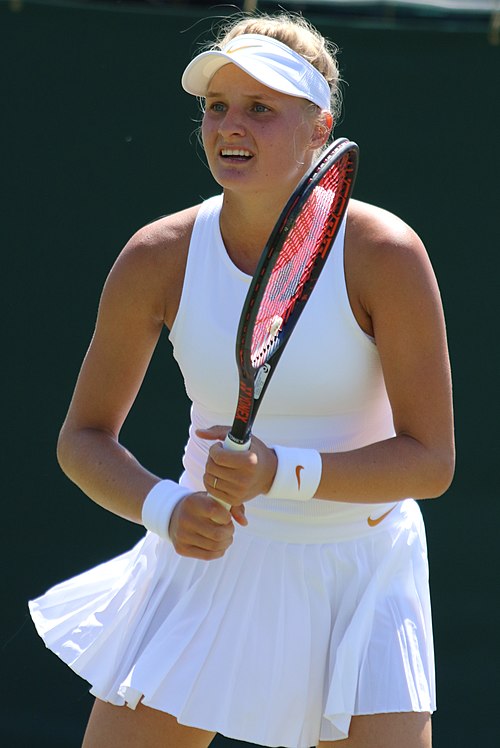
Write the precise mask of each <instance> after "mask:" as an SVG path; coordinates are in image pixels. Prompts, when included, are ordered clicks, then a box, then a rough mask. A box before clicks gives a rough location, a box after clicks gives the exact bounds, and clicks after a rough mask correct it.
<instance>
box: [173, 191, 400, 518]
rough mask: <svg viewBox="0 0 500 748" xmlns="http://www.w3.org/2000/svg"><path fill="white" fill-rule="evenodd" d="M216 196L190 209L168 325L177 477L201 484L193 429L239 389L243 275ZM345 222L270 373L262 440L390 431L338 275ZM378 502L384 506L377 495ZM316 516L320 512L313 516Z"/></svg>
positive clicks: (358, 438)
mask: <svg viewBox="0 0 500 748" xmlns="http://www.w3.org/2000/svg"><path fill="white" fill-rule="evenodd" d="M221 207H222V195H218V196H215V197H212V198H210V199H209V200H206V201H205V202H204V203H203V204H202V206H201V208H200V210H199V213H198V215H197V218H196V222H195V225H194V229H193V233H192V237H191V243H190V246H189V252H188V258H187V265H186V271H185V277H184V285H183V290H182V296H181V301H180V305H179V309H178V312H177V316H176V318H175V321H174V324H173V326H172V329H171V332H170V336H169V338H170V341H171V343H172V345H173V351H174V357H175V359H176V360H177V362H178V364H179V367H180V369H181V372H182V374H183V377H184V382H185V386H186V392H187V394H188V396H189V398H190V400H191V402H192V408H191V427H190V432H189V440H188V443H187V445H186V449H185V454H184V458H183V465H184V473H183V475H182V477H181V481H180V482H181V484H182V485H185V486H188V487H190V488H193V490H196V491H198V490H200V491H203V490H205V489H204V487H203V481H202V477H203V473H204V467H205V463H206V459H207V453H208V449H209V447H210V445H211V442H206V441H204V440H202V439H199V438H198V437H197V436H196V434H195V433H194V430H195V429H196V428H206V427H208V426H213V425H216V424H219V425H227V426H230V425H231V423H232V420H233V417H234V410H235V406H236V401H237V394H238V374H237V368H236V359H235V341H236V331H237V328H238V322H239V317H240V312H241V309H242V306H243V302H244V299H245V296H246V293H247V290H248V287H249V284H250V280H251V278H250V276H249V275H246V274H245V273H243V272H242V271H241V270H239V269H238V268H237V267H236V266H235V265H234V263H233V262H232V260H231V259H230V257H229V255H228V254H227V251H226V248H225V246H224V242H223V240H222V235H221V232H220V226H219V216H220V211H221ZM344 235H345V221H344V223H343V224H342V226H341V229H340V231H339V234H338V236H337V239H336V241H335V243H334V246H333V247H332V250H331V253H330V256H329V258H328V260H327V262H326V265H325V267H324V269H323V272H322V274H321V276H320V278H319V281H318V283H317V285H316V287H315V289H314V291H313V293H312V295H311V298H310V300H309V301H308V303H307V305H306V307H305V309H304V311H303V313H302V316H301V318H300V319H299V321H298V323H297V326H296V328H295V330H294V332H293V335H292V337H291V338H290V340H289V342H288V344H287V347H286V349H285V351H284V352H283V355H282V357H281V359H280V362H279V365H278V366H277V368H276V371H275V372H274V375H273V378H272V380H271V382H270V384H269V387H268V389H267V392H266V394H265V397H264V399H263V401H262V404H261V406H260V410H259V413H258V415H257V418H256V421H255V424H254V427H253V433H254V434H255V436H257V437H259V438H260V439H262V440H263V441H264V442H265V443H266V444H269V445H272V444H282V445H285V446H287V445H288V446H302V447H310V448H314V449H317V450H319V451H320V452H335V451H346V450H350V449H355V448H357V447H362V446H365V445H367V444H370V443H373V442H376V441H380V440H382V439H386V438H388V437H390V436H393V435H394V426H393V420H392V413H391V408H390V405H389V400H388V397H387V392H386V389H385V384H384V379H383V376H382V369H381V365H380V359H379V355H378V351H377V347H376V345H375V344H374V341H373V340H372V338H370V337H369V336H368V335H366V334H365V333H364V332H363V331H362V330H361V328H360V327H359V325H358V323H357V321H356V319H355V317H354V315H353V313H352V310H351V307H350V303H349V298H348V295H347V288H346V283H345V275H344ZM380 508H381V510H385V511H387V508H388V505H387V504H381V505H380ZM377 509H378V506H374V505H373V504H369V505H368V504H352V503H343V502H331V501H320V500H314V499H313V500H312V501H307V502H297V501H286V500H285V501H284V500H273V501H270V500H269V499H267V498H266V497H265V496H262V497H257V498H256V499H253V500H252V501H250V502H248V503H247V504H246V511H247V516H250V515H251V514H252V513H253V512H257V513H258V514H260V515H262V514H267V513H268V512H269V513H271V514H276V513H278V514H279V515H280V517H282V518H283V519H284V520H285V521H286V515H290V519H292V516H293V517H300V518H301V520H306V521H307V516H310V517H311V518H312V517H317V518H319V517H324V519H327V517H328V516H330V518H331V520H332V521H334V522H335V523H338V522H350V521H356V520H359V519H361V518H365V519H366V517H367V516H368V514H371V515H372V516H376V513H377ZM322 521H323V520H322Z"/></svg>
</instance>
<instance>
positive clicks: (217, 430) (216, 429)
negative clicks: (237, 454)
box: [196, 426, 229, 441]
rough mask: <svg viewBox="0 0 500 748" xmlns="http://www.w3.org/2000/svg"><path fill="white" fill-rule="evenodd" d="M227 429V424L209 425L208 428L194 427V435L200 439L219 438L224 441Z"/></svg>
mask: <svg viewBox="0 0 500 748" xmlns="http://www.w3.org/2000/svg"><path fill="white" fill-rule="evenodd" d="M228 431H229V426H210V428H208V429H196V435H197V436H199V437H200V439H219V440H222V441H224V439H225V438H226V436H227V434H228Z"/></svg>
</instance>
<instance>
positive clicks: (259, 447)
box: [196, 426, 278, 506]
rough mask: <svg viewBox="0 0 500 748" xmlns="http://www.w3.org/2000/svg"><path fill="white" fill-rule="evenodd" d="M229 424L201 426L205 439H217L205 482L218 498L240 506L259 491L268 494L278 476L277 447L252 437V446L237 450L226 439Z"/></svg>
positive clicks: (200, 434) (211, 451)
mask: <svg viewBox="0 0 500 748" xmlns="http://www.w3.org/2000/svg"><path fill="white" fill-rule="evenodd" d="M228 431H229V429H228V427H227V426H212V427H211V428H209V429H197V431H196V434H197V436H199V437H200V438H201V439H213V440H217V443H216V444H213V445H212V446H211V447H210V450H209V453H208V460H207V464H206V467H205V474H204V476H203V482H204V485H205V488H206V490H207V491H208V493H209V494H210V495H211V496H214V497H215V498H216V499H221V500H222V501H225V502H226V503H227V504H231V505H232V506H239V505H240V504H243V502H245V501H249V500H250V499H253V498H254V497H255V496H258V495H259V494H266V493H267V492H268V491H269V489H270V488H271V486H272V484H273V481H274V476H275V475H276V468H277V464H278V461H277V458H276V453H275V452H274V450H273V449H270V448H269V447H267V446H266V445H265V444H264V442H262V441H261V440H260V439H257V438H256V437H255V436H252V441H251V444H250V449H248V450H247V451H244V452H241V451H238V452H233V451H232V450H230V449H225V448H224V445H223V443H222V442H223V441H224V439H225V438H226V435H227V433H228Z"/></svg>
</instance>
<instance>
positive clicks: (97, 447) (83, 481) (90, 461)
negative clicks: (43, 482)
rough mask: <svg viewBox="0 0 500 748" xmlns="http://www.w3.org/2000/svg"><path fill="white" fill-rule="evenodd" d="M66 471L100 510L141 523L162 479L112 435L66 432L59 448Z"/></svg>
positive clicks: (62, 465)
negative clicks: (146, 504)
mask: <svg viewBox="0 0 500 748" xmlns="http://www.w3.org/2000/svg"><path fill="white" fill-rule="evenodd" d="M57 456H58V460H59V464H60V466H61V468H62V470H63V471H64V472H65V473H66V475H67V476H68V478H70V479H71V480H72V481H73V482H74V483H76V485H77V486H79V487H80V488H81V489H82V491H83V492H84V493H85V494H86V495H87V496H89V498H91V499H92V500H93V501H95V502H96V503H97V504H99V505H100V506H102V507H104V508H105V509H108V510H109V511H111V512H113V513H114V514H117V515H119V516H120V517H124V518H125V519H128V520H130V521H132V522H136V523H139V524H140V523H141V510H142V504H143V502H144V498H145V497H146V495H147V493H148V492H149V491H150V490H151V488H152V487H153V486H154V485H155V483H157V482H158V481H159V478H158V477H157V476H155V475H153V474H152V473H150V472H149V471H148V470H146V469H145V468H144V467H143V466H142V465H141V464H140V463H139V462H138V461H137V460H136V459H135V457H134V456H133V455H131V454H130V452H129V451H128V450H127V449H125V447H123V446H122V445H121V444H120V443H119V442H118V440H117V439H116V438H115V437H114V436H113V435H111V434H108V433H106V432H103V431H100V430H98V429H90V428H89V429H79V430H75V431H71V430H69V429H65V428H63V430H62V431H61V435H60V437H59V441H58V445H57Z"/></svg>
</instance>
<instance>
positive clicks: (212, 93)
mask: <svg viewBox="0 0 500 748" xmlns="http://www.w3.org/2000/svg"><path fill="white" fill-rule="evenodd" d="M226 95H227V94H225V93H220V92H219V91H207V95H206V96H205V98H206V99H217V98H221V99H223V98H224V96H226ZM243 96H244V97H245V98H246V99H277V98H278V97H277V96H273V95H272V93H270V94H259V93H255V94H243Z"/></svg>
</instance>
